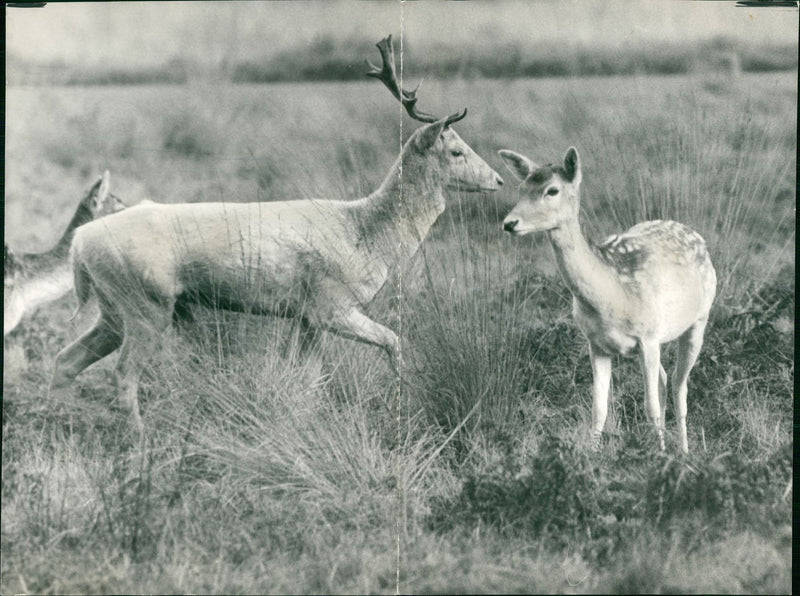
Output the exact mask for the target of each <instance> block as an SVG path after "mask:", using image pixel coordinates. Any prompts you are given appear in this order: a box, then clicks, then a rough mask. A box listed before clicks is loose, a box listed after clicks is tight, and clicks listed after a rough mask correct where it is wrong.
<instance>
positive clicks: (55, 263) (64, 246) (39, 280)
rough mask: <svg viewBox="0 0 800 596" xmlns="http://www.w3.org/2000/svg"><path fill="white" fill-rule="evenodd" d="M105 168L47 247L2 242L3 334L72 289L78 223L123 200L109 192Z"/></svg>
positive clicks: (121, 206) (108, 211) (107, 212)
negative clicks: (31, 249) (29, 249)
mask: <svg viewBox="0 0 800 596" xmlns="http://www.w3.org/2000/svg"><path fill="white" fill-rule="evenodd" d="M109 178H110V174H109V172H108V170H106V172H105V173H104V174H103V175H102V176H98V178H97V180H96V181H95V182H94V184H92V186H91V188H89V191H88V192H87V193H86V196H84V197H83V199H82V200H81V202H80V203H78V207H77V209H76V210H75V213H74V214H73V215H72V219H71V220H70V222H69V224H68V225H67V228H66V229H65V230H64V233H63V234H62V235H61V238H60V239H59V240H58V242H56V244H55V246H53V247H52V248H51V249H50V250H47V251H45V252H40V253H19V252H16V251H14V250H12V249H11V248H10V247H9V246H8V244H5V243H4V246H3V250H4V254H3V287H4V293H3V336H4V337H5V336H6V335H8V334H9V333H11V332H12V331H13V330H14V329H15V328H16V327H17V326H18V325H19V323H20V321H21V320H22V319H23V318H24V317H25V316H28V315H31V314H33V313H34V312H35V311H36V309H37V308H39V307H40V306H42V305H44V304H48V303H50V302H53V301H54V300H57V299H59V298H61V297H62V296H65V295H66V294H68V293H69V292H70V290H72V287H73V282H72V273H71V267H70V264H69V248H70V243H71V242H72V238H73V236H74V235H75V231H76V230H77V229H78V228H79V227H80V226H82V225H84V224H86V223H88V222H90V221H93V220H95V219H98V218H100V217H104V216H106V215H110V214H112V213H117V212H119V211H122V210H123V209H125V203H123V202H122V200H121V199H120V198H119V197H117V196H115V195H113V194H112V193H111V192H109Z"/></svg>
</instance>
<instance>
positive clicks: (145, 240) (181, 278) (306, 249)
mask: <svg viewBox="0 0 800 596" xmlns="http://www.w3.org/2000/svg"><path fill="white" fill-rule="evenodd" d="M354 234H355V232H354V230H353V226H352V225H351V218H349V217H348V216H347V204H346V203H341V202H336V201H286V202H273V203H197V204H174V205H164V204H148V205H141V206H137V207H135V208H131V209H127V210H125V211H122V212H120V213H118V214H115V215H112V216H108V217H105V218H103V219H102V220H97V221H95V222H92V223H90V224H87V225H86V226H83V227H82V228H80V229H79V230H78V233H77V235H76V239H75V242H74V244H73V250H74V254H75V258H76V260H77V261H79V262H80V263H81V264H82V265H83V266H85V267H87V268H88V269H90V270H91V271H92V272H93V274H94V276H95V277H99V278H100V281H101V282H102V281H103V280H105V281H107V282H108V283H109V284H110V285H116V286H118V287H119V286H124V285H125V284H124V283H123V282H124V280H123V279H122V278H125V277H133V278H135V279H134V280H132V281H135V282H137V283H144V284H145V285H146V286H147V287H148V291H151V292H156V293H157V294H160V295H165V296H177V295H180V294H185V293H187V292H188V293H192V292H195V293H196V292H200V293H203V292H208V291H211V290H212V289H213V291H214V292H217V293H219V292H224V293H226V294H228V295H230V296H234V295H237V296H239V298H240V299H241V300H250V301H254V300H256V301H257V300H262V301H266V302H272V301H276V300H278V299H280V300H282V301H286V300H290V301H291V300H292V299H293V298H292V297H293V296H296V297H297V299H298V300H299V299H300V296H304V298H303V299H305V300H308V299H309V295H311V296H313V295H316V294H318V293H320V292H331V291H333V290H332V288H335V287H336V286H337V284H338V285H341V286H342V288H341V292H342V293H343V295H346V294H350V295H351V296H352V297H353V298H354V299H355V300H357V301H366V300H370V299H371V298H372V296H374V294H375V292H377V290H378V289H379V288H380V286H381V285H382V284H383V282H384V281H385V277H386V272H385V268H383V267H380V266H378V265H376V264H375V263H371V262H370V259H368V258H365V257H364V255H363V253H362V252H361V251H360V249H359V248H358V247H357V244H358V242H357V238H356V237H355V235H354ZM211 286H214V287H213V288H212V287H211ZM264 308H265V309H267V310H268V308H267V307H264Z"/></svg>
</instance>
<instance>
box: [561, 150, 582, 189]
mask: <svg viewBox="0 0 800 596" xmlns="http://www.w3.org/2000/svg"><path fill="white" fill-rule="evenodd" d="M564 171H565V172H566V173H567V178H568V179H569V181H570V182H571V183H572V184H574V185H576V186H577V185H578V184H580V183H581V158H580V157H578V150H577V149H575V147H570V148H569V149H567V154H566V155H565V156H564Z"/></svg>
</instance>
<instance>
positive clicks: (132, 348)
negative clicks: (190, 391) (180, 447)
mask: <svg viewBox="0 0 800 596" xmlns="http://www.w3.org/2000/svg"><path fill="white" fill-rule="evenodd" d="M171 320H172V305H171V304H169V305H167V304H166V303H163V302H161V303H155V302H151V303H148V304H147V305H141V306H138V307H137V308H136V309H126V312H125V315H124V329H125V332H124V339H123V341H122V348H121V350H120V355H119V360H118V361H117V366H116V369H115V375H116V384H117V391H118V397H119V401H120V403H121V404H122V405H123V406H124V407H125V408H127V409H128V410H129V412H130V416H131V422H132V424H133V426H135V427H136V429H137V430H138V431H139V433H140V435H141V434H142V432H143V430H144V425H143V424H142V417H141V414H140V412H139V397H138V393H139V379H140V377H141V374H142V371H143V370H144V368H145V366H146V365H147V363H148V361H149V360H150V358H151V357H152V356H153V354H154V352H155V351H156V349H157V347H158V345H159V344H160V343H161V339H162V337H163V335H164V333H165V331H166V330H167V328H168V327H169V326H170V322H171Z"/></svg>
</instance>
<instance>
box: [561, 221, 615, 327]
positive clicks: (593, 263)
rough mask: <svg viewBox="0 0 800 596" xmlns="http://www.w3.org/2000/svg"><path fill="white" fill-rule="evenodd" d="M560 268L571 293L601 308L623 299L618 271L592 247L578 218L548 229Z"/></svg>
mask: <svg viewBox="0 0 800 596" xmlns="http://www.w3.org/2000/svg"><path fill="white" fill-rule="evenodd" d="M548 236H549V238H550V243H551V244H552V246H553V251H554V252H555V255H556V261H557V262H558V268H559V270H560V271H561V275H562V277H563V278H564V281H566V283H567V285H568V286H569V289H570V291H571V292H572V295H573V296H575V298H577V299H578V300H579V301H581V302H582V303H584V304H585V305H587V306H590V307H591V308H592V309H593V310H595V311H598V312H608V311H609V310H613V309H614V308H615V307H618V306H620V305H622V304H623V303H624V300H625V296H626V293H625V288H624V287H623V285H622V284H621V283H620V279H619V275H618V273H617V271H616V270H615V269H614V268H613V267H611V266H609V265H608V264H607V263H605V262H604V261H603V260H602V259H600V257H598V256H597V254H596V253H595V252H594V251H593V250H592V247H591V246H590V245H589V243H588V242H587V241H586V238H584V236H583V234H582V233H581V229H580V224H579V223H578V220H577V218H576V219H575V220H574V221H571V222H569V223H568V224H566V225H563V226H561V227H560V228H557V229H555V230H551V231H550V232H548Z"/></svg>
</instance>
